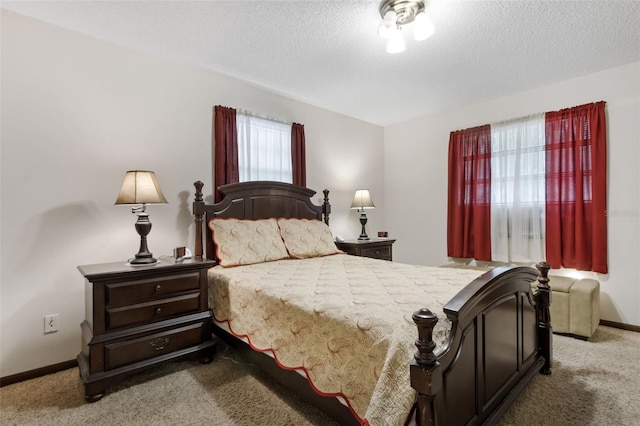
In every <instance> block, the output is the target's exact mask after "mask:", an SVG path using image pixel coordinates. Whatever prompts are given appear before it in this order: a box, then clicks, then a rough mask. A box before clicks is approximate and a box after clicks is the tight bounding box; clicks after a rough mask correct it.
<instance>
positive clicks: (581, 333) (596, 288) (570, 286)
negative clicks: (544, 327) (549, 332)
mask: <svg viewBox="0 0 640 426" xmlns="http://www.w3.org/2000/svg"><path fill="white" fill-rule="evenodd" d="M536 284H537V283H535V282H534V283H532V286H534V287H535V285H536ZM549 285H550V286H551V308H550V310H551V326H552V327H553V332H554V333H565V334H572V335H574V336H577V337H581V338H584V339H588V338H590V337H591V335H592V334H593V332H594V331H596V327H598V324H599V323H600V282H598V281H596V280H594V279H590V278H582V279H575V278H570V277H561V276H557V275H550V276H549Z"/></svg>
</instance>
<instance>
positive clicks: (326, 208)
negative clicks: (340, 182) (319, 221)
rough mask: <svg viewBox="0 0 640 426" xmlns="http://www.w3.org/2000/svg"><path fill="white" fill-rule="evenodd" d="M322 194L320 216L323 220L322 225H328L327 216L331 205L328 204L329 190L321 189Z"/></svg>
mask: <svg viewBox="0 0 640 426" xmlns="http://www.w3.org/2000/svg"><path fill="white" fill-rule="evenodd" d="M322 193H323V194H324V202H323V203H322V216H323V218H324V223H326V224H327V225H329V214H330V213H331V204H329V190H328V189H323V190H322Z"/></svg>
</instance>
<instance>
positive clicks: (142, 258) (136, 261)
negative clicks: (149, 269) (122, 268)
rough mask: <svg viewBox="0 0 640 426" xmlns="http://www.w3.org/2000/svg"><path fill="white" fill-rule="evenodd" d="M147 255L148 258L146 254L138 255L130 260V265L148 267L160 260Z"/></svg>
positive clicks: (149, 254)
mask: <svg viewBox="0 0 640 426" xmlns="http://www.w3.org/2000/svg"><path fill="white" fill-rule="evenodd" d="M147 254H148V256H146V254H144V253H143V254H140V253H136V255H135V257H134V258H133V259H130V260H129V263H130V264H132V265H148V264H151V263H156V262H158V259H156V258H155V257H153V256H152V255H151V253H147Z"/></svg>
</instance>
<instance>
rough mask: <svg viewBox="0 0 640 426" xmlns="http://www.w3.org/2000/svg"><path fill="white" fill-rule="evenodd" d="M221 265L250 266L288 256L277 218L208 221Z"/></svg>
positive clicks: (217, 219)
mask: <svg viewBox="0 0 640 426" xmlns="http://www.w3.org/2000/svg"><path fill="white" fill-rule="evenodd" d="M209 228H210V229H211V230H212V231H213V242H214V244H215V245H216V257H217V258H218V263H219V264H220V265H222V266H237V265H249V264H252V263H261V262H270V261H274V260H280V259H285V258H287V257H289V254H288V253H287V248H286V247H285V245H284V242H283V241H282V237H281V236H280V229H279V228H278V222H277V221H276V219H260V220H241V219H220V218H214V219H211V220H210V221H209Z"/></svg>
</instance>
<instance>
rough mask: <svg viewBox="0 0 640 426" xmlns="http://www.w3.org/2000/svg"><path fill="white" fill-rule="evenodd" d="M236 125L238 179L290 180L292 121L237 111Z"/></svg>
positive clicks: (288, 181)
mask: <svg viewBox="0 0 640 426" xmlns="http://www.w3.org/2000/svg"><path fill="white" fill-rule="evenodd" d="M236 127H237V129H238V168H239V175H240V182H247V181H255V180H273V181H278V182H287V183H292V181H293V173H292V169H291V168H292V164H291V124H290V123H283V122H279V121H276V120H272V119H269V118H263V117H256V116H254V115H250V114H246V113H244V112H240V111H238V113H237V115H236Z"/></svg>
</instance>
